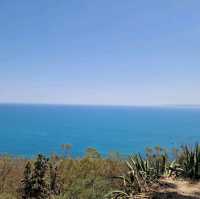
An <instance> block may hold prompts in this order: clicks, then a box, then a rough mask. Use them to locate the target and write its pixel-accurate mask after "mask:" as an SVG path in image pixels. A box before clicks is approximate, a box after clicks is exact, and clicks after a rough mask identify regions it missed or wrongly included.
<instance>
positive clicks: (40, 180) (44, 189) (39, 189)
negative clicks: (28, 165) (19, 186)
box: [31, 154, 49, 199]
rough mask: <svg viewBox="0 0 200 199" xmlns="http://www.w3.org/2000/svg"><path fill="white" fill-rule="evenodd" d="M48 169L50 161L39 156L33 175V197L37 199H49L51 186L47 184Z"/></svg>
mask: <svg viewBox="0 0 200 199" xmlns="http://www.w3.org/2000/svg"><path fill="white" fill-rule="evenodd" d="M47 169H48V159H47V158H45V157H44V156H43V155H41V154H39V155H38V157H37V160H36V161H35V163H34V170H33V175H32V183H33V187H32V194H31V195H32V197H33V198H37V199H47V198H48V197H49V185H48V183H47V182H46V171H47Z"/></svg>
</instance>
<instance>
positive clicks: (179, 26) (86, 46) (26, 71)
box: [0, 0, 200, 105]
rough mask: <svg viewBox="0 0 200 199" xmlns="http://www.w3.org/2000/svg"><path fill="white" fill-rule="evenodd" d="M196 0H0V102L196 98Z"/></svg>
mask: <svg viewBox="0 0 200 199" xmlns="http://www.w3.org/2000/svg"><path fill="white" fill-rule="evenodd" d="M199 9H200V1H199V0H196V1H195V0H166V1H161V0H151V1H149V0H124V1H122V0H32V1H28V0H0V102H26V103H65V104H114V105H115V104H122V105H160V104H200V11H199Z"/></svg>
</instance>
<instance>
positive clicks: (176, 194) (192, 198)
mask: <svg viewBox="0 0 200 199" xmlns="http://www.w3.org/2000/svg"><path fill="white" fill-rule="evenodd" d="M158 196H159V197H158ZM153 198H155V199H156V198H159V199H160V198H162V199H165V198H166V199H167V198H172V199H173V198H176V199H187V198H188V199H200V182H189V181H183V180H172V179H163V180H162V181H161V186H160V187H159V189H158V194H157V197H156V194H155V197H153Z"/></svg>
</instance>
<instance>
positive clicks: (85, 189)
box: [0, 144, 200, 199]
mask: <svg viewBox="0 0 200 199" xmlns="http://www.w3.org/2000/svg"><path fill="white" fill-rule="evenodd" d="M63 147H64V150H65V151H66V152H65V155H64V156H60V157H59V156H56V155H52V156H51V157H50V158H46V157H44V156H43V155H38V156H37V158H36V159H29V160H26V159H23V158H14V157H10V156H0V174H1V175H0V198H4V199H21V198H24V199H31V198H38V199H43V198H45V199H48V198H51V199H102V198H103V197H104V196H105V195H106V197H107V198H115V199H117V198H118V199H119V198H120V199H122V198H123V199H124V198H130V197H132V198H133V196H135V195H137V194H138V193H140V192H146V191H149V189H150V188H151V186H152V185H153V184H154V183H159V180H160V178H161V177H163V176H173V177H186V178H191V179H200V145H199V144H196V145H195V146H194V147H192V146H188V145H184V146H182V147H181V148H180V149H173V156H170V155H169V157H173V159H172V158H169V157H168V155H167V150H166V149H163V148H161V147H159V146H157V147H155V148H147V149H146V154H145V155H133V156H131V157H130V158H129V159H127V158H125V157H122V156H120V154H118V153H116V152H111V153H109V155H108V156H107V157H102V156H101V154H100V153H99V152H98V151H97V150H96V149H95V148H88V149H87V150H86V153H85V156H84V157H82V158H78V159H75V158H72V157H71V155H70V154H71V152H70V150H71V145H66V146H65V145H63ZM22 179H23V180H22ZM21 180H22V181H21ZM20 181H21V182H22V183H21V184H20V183H19V182H20ZM19 185H20V186H19ZM107 193H108V194H107Z"/></svg>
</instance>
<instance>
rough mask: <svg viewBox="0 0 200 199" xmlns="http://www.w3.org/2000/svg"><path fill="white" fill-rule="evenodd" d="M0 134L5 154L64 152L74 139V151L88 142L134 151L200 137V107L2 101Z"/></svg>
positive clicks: (0, 146) (103, 150)
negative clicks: (10, 103) (42, 103)
mask: <svg viewBox="0 0 200 199" xmlns="http://www.w3.org/2000/svg"><path fill="white" fill-rule="evenodd" d="M0 133H1V139H0V153H9V154H13V155H23V156H32V155H35V154H37V153H39V152H42V153H44V154H50V153H52V152H56V153H61V147H60V146H61V144H63V143H70V144H72V145H73V148H72V153H73V155H82V154H83V153H84V150H85V149H86V148H87V147H95V148H97V149H98V150H99V151H100V152H101V153H102V154H106V153H107V152H108V151H110V150H115V151H119V152H120V153H122V154H129V153H132V152H141V151H143V150H144V148H145V147H147V146H155V145H158V144H159V145H161V146H165V147H168V148H171V147H174V146H178V145H180V144H183V143H194V142H196V141H200V108H170V107H165V108H161V107H160V108H159V107H157V108H156V107H109V106H105V107H103V106H60V105H59V106H56V105H5V104H1V105H0Z"/></svg>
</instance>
